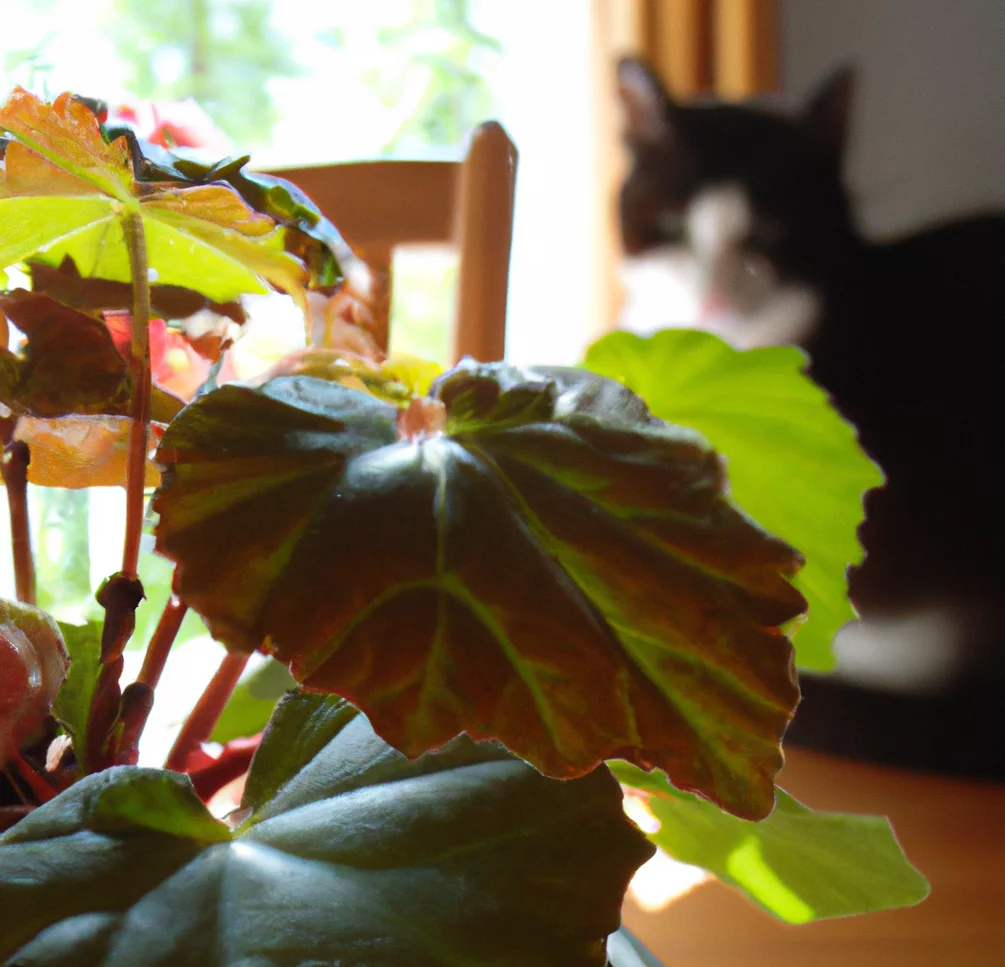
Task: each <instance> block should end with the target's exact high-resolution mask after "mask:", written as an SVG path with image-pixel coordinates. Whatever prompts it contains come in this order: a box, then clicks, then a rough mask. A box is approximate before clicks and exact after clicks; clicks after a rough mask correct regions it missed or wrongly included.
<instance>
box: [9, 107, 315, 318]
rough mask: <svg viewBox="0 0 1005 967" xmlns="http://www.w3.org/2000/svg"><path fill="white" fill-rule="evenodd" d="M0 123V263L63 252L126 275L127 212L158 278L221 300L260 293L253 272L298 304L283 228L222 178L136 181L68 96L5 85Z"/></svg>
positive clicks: (298, 269) (297, 273) (120, 143)
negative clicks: (3, 142) (45, 96)
mask: <svg viewBox="0 0 1005 967" xmlns="http://www.w3.org/2000/svg"><path fill="white" fill-rule="evenodd" d="M0 130H7V131H9V132H10V133H11V134H13V135H15V137H16V138H17V139H18V140H16V141H12V142H10V143H9V144H8V145H7V149H6V155H5V162H4V169H3V172H2V174H0V269H3V268H5V267H7V266H9V265H12V264H14V263H16V262H21V261H24V260H25V259H28V258H32V257H36V258H39V257H42V256H44V258H45V260H46V261H48V262H49V263H50V264H52V265H59V264H60V263H62V261H63V260H64V258H66V257H67V256H69V257H70V258H72V259H73V261H74V262H75V263H76V265H77V268H78V269H79V270H80V272H81V274H82V275H84V276H87V277H97V278H102V279H109V280H112V281H117V282H129V281H131V271H130V264H129V255H128V251H127V249H126V245H125V239H124V236H123V229H122V216H123V215H124V214H125V213H129V212H132V213H135V214H138V215H139V216H140V218H141V219H142V221H143V226H144V232H145V235H146V247H147V258H148V263H149V265H150V268H151V269H152V271H153V273H154V274H155V276H156V280H157V281H158V282H159V283H161V284H166V285H178V286H184V287H187V288H198V290H199V291H200V292H201V293H202V294H203V295H205V296H206V297H208V298H209V299H212V300H214V301H216V302H227V301H230V300H233V299H235V298H237V297H238V296H240V295H241V294H243V293H254V292H266V291H268V290H267V288H266V286H265V285H264V282H263V280H265V281H267V282H269V283H271V284H272V285H274V286H276V287H277V288H280V289H282V290H283V291H285V292H288V293H289V294H290V295H292V296H293V297H294V298H296V299H298V300H299V302H300V304H301V305H302V307H303V308H304V310H305V312H306V308H307V307H306V295H305V286H306V285H307V284H308V283H309V281H310V272H309V270H308V267H307V266H306V265H305V264H304V262H303V261H302V260H301V259H300V258H298V257H296V256H295V255H293V254H291V253H290V252H289V251H287V232H288V229H287V228H286V227H285V226H283V225H278V224H277V222H276V220H275V219H273V218H272V217H271V216H269V215H265V214H262V213H260V212H256V211H255V210H254V209H253V208H251V207H250V206H249V205H248V204H247V203H246V202H245V201H244V199H243V198H241V196H240V195H238V194H237V192H236V191H234V189H232V188H231V187H230V186H229V185H224V184H203V185H193V186H189V185H186V184H180V185H179V184H178V183H176V182H170V181H168V182H158V183H143V182H139V181H137V180H136V179H135V177H134V174H133V168H132V158H131V154H130V148H129V145H128V144H127V142H126V140H125V139H124V138H118V139H116V140H114V141H112V142H106V141H105V140H104V139H103V138H102V135H101V130H100V127H99V124H98V119H97V118H96V117H95V115H94V114H93V113H92V112H91V110H90V109H89V108H88V107H87V106H86V105H85V104H83V103H82V102H81V101H79V100H76V99H74V98H73V97H72V96H70V95H69V94H61V95H60V96H59V97H57V98H56V100H55V101H53V102H52V104H46V103H44V102H42V101H40V100H39V99H38V98H36V97H34V95H32V94H29V93H28V92H27V91H24V90H22V89H21V88H18V89H16V90H15V91H14V93H13V94H11V96H10V98H9V99H8V101H7V102H6V104H4V105H2V106H0Z"/></svg>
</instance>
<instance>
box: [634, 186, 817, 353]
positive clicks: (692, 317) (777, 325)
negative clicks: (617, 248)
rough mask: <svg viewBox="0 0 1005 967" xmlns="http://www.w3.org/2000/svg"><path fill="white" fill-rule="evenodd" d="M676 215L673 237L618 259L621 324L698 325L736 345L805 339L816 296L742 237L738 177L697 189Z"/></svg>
mask: <svg viewBox="0 0 1005 967" xmlns="http://www.w3.org/2000/svg"><path fill="white" fill-rule="evenodd" d="M682 218H683V228H684V231H683V240H682V241H681V242H679V243H675V244H672V245H664V246H660V247H658V248H654V249H650V250H649V251H647V252H646V253H645V254H644V255H640V256H636V257H634V258H629V259H626V260H625V263H624V265H623V267H622V273H621V278H622V283H623V285H624V289H625V301H624V306H623V310H622V316H621V320H620V325H621V327H622V328H625V329H629V330H631V331H633V332H638V333H640V334H646V333H650V332H653V331H655V330H657V329H666V328H681V327H686V328H697V329H704V330H707V331H709V332H714V333H716V334H717V335H719V336H721V337H722V338H723V339H725V340H726V341H727V342H729V343H731V344H732V345H734V346H736V347H737V348H738V349H752V348H755V347H757V346H776V345H782V344H789V343H795V344H802V343H805V342H806V341H807V340H808V338H809V336H810V335H811V334H812V332H813V329H814V328H815V326H816V323H817V319H818V317H819V311H820V299H819V297H818V296H817V294H816V293H815V292H814V291H813V290H812V289H810V288H808V287H806V286H800V285H788V284H785V283H782V282H780V281H779V279H778V277H777V275H776V273H775V270H774V268H773V267H772V266H771V264H770V263H769V262H768V261H767V260H766V259H765V258H764V257H763V256H761V255H759V254H758V253H757V252H756V251H754V250H752V249H751V248H750V246H749V245H748V244H747V242H748V239H749V237H750V233H751V230H752V228H753V212H752V208H751V205H750V203H749V201H748V199H747V196H746V193H745V192H744V190H743V189H742V188H741V187H740V186H739V185H737V184H733V183H727V184H721V185H715V186H712V187H709V188H705V189H704V190H702V191H700V192H698V193H697V194H696V195H695V197H694V198H693V199H691V202H690V204H689V205H688V207H687V209H686V211H685V212H684V213H683V216H682Z"/></svg>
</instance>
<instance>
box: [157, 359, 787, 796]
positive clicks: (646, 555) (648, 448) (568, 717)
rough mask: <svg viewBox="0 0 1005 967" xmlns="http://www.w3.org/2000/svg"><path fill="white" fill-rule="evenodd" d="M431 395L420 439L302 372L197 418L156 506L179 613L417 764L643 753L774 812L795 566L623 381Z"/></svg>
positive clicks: (681, 437)
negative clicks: (459, 744)
mask: <svg viewBox="0 0 1005 967" xmlns="http://www.w3.org/2000/svg"><path fill="white" fill-rule="evenodd" d="M432 396H433V398H432V399H426V400H425V401H424V402H423V403H422V405H420V406H418V407H417V410H418V414H417V416H418V418H419V421H418V423H416V424H415V425H413V424H411V423H410V422H409V421H403V422H404V423H407V424H408V426H409V430H408V435H407V436H406V437H405V438H404V439H399V438H398V437H399V414H400V411H398V410H397V409H396V408H395V407H393V406H390V405H388V404H386V403H383V402H381V401H379V400H376V399H374V398H372V397H370V396H367V395H365V394H363V393H360V392H356V391H353V390H349V389H346V388H344V387H342V386H339V385H337V384H334V383H329V382H324V381H321V380H317V379H312V378H309V377H292V378H291V377H284V378H280V379H275V380H272V381H271V382H269V383H267V384H266V385H265V386H263V387H262V388H260V389H252V388H250V387H239V386H227V387H224V388H223V389H221V390H218V391H216V392H214V393H210V394H208V395H206V396H204V397H202V398H201V399H199V400H197V401H196V402H194V403H193V404H192V405H190V406H189V407H188V408H186V410H185V411H184V412H183V413H182V414H181V415H180V416H179V417H178V418H177V419H176V420H175V421H174V422H173V423H172V425H171V427H170V428H169V430H168V431H167V433H166V434H165V437H164V439H163V442H162V444H161V447H160V449H159V451H158V460H159V462H161V463H162V464H163V465H164V466H165V468H166V469H165V476H164V484H163V486H162V488H161V490H160V491H159V492H158V495H157V497H156V500H155V509H156V510H157V512H158V513H159V514H160V520H159V524H158V527H157V548H158V550H159V551H160V552H161V553H163V554H164V555H165V556H167V557H169V558H171V559H172V560H175V561H177V562H178V563H179V564H180V572H179V573H180V582H181V583H180V594H181V595H182V597H183V598H184V599H185V600H186V601H187V602H188V603H189V605H190V606H191V607H193V608H195V609H196V610H197V611H199V613H200V614H202V615H203V617H204V618H205V619H206V621H207V624H208V625H209V627H210V630H211V632H212V633H213V634H214V635H215V636H217V637H218V638H220V639H221V640H222V641H224V642H225V643H226V644H227V645H228V646H229V647H231V648H234V649H239V650H244V651H251V650H253V649H254V648H256V647H257V646H258V645H260V644H263V643H264V644H265V647H266V650H267V651H269V652H270V653H272V654H274V655H276V656H277V657H279V658H281V659H282V660H283V661H286V662H289V663H291V670H292V671H293V673H294V675H295V676H296V677H297V678H298V679H299V680H300V681H303V682H305V683H306V684H307V686H308V687H309V688H311V689H318V690H323V691H331V692H335V693H337V694H340V695H344V696H345V697H346V698H348V699H350V700H351V701H353V702H355V703H356V704H357V705H360V706H361V707H362V708H363V709H364V711H365V712H366V713H367V714H368V715H369V716H370V718H371V721H372V722H373V723H374V727H375V728H376V729H377V731H378V733H379V734H380V735H381V736H383V737H384V738H385V739H387V740H388V741H389V742H391V744H392V745H394V746H395V747H396V748H400V749H402V750H403V751H404V752H406V753H407V754H409V755H419V754H420V753H422V752H423V751H425V750H426V749H430V748H438V747H439V746H440V745H442V744H443V743H444V742H446V741H448V740H449V739H450V738H452V737H453V736H455V735H457V734H459V733H461V732H467V733H468V734H469V735H471V736H473V737H474V738H494V739H499V740H500V741H502V742H504V743H505V744H506V745H507V746H508V747H509V748H510V749H512V750H513V751H514V752H516V753H517V754H518V755H520V756H522V757H523V758H525V759H527V760H528V761H530V762H532V763H533V764H534V765H535V766H537V767H538V768H540V769H541V770H542V771H544V772H545V773H546V774H548V775H553V776H556V777H560V778H562V777H572V776H576V775H582V774H584V773H585V772H588V771H590V770H591V769H593V768H594V767H595V766H596V764H597V763H598V762H599V761H602V760H603V759H605V758H611V757H623V758H629V759H632V760H633V761H635V762H637V763H638V764H640V765H643V766H645V767H647V768H652V767H660V768H665V769H666V770H667V771H668V772H669V773H670V774H671V776H672V777H673V779H674V781H675V782H676V783H678V784H679V785H680V786H681V787H683V788H688V789H692V790H697V791H700V792H701V793H703V794H704V795H707V796H708V797H710V798H712V799H714V800H715V801H716V802H719V803H720V804H722V805H723V806H724V808H727V809H730V810H733V811H735V812H737V814H739V815H744V816H763V815H765V814H766V813H767V812H768V811H769V810H770V808H771V805H772V802H773V777H774V774H775V772H776V771H777V769H778V768H779V766H780V765H781V753H780V749H779V739H780V736H781V732H782V731H783V730H784V728H785V725H786V723H787V722H788V720H789V717H790V716H791V714H792V710H793V708H794V706H795V702H796V698H797V692H796V688H795V684H794V682H793V678H792V669H791V647H790V645H789V643H788V642H787V641H786V639H785V638H784V637H783V636H782V635H781V634H780V633H779V631H778V629H777V625H778V624H780V623H781V622H784V621H787V620H789V619H790V618H792V617H793V616H794V615H796V614H797V613H799V611H800V610H801V609H802V607H803V600H802V598H801V596H800V595H799V594H798V593H797V592H796V591H794V590H793V588H792V587H791V585H789V584H788V583H787V581H786V580H785V577H786V576H787V575H790V574H792V573H793V572H794V570H795V569H796V567H797V566H798V558H797V556H796V555H795V554H794V553H793V552H792V551H791V549H790V548H788V547H787V546H786V545H784V544H783V543H781V542H780V541H777V540H775V539H772V538H769V537H767V536H766V535H765V534H763V533H762V532H761V531H760V530H759V529H758V528H757V527H756V526H754V525H753V524H752V523H751V522H750V521H749V520H748V519H747V518H746V517H744V516H743V515H741V514H739V513H737V512H736V511H735V510H734V509H733V508H732V507H730V506H729V504H728V502H727V501H726V500H725V499H724V497H723V478H722V474H721V468H720V464H719V461H718V459H717V458H716V456H715V454H713V453H712V452H711V451H709V450H708V449H707V447H706V446H705V445H704V444H703V443H702V442H701V441H700V440H699V439H698V437H697V434H693V433H691V432H689V431H684V430H681V429H679V428H675V427H670V426H667V425H666V424H663V423H661V422H659V421H657V420H654V419H652V418H651V417H650V416H649V415H648V413H647V411H646V410H645V407H644V405H643V404H642V402H641V401H640V400H639V399H638V398H637V397H635V396H633V395H632V394H630V393H628V392H627V391H626V390H625V389H624V388H623V387H621V386H619V385H618V384H617V383H615V382H613V381H611V380H604V379H601V378H599V377H596V376H591V375H589V374H586V373H583V372H580V371H576V370H517V369H514V368H511V367H505V366H502V365H493V366H486V367H481V368H479V367H477V366H476V365H474V364H471V365H468V366H464V367H459V368H458V369H456V370H454V371H453V372H452V373H448V374H447V375H446V376H444V377H443V378H441V380H439V381H438V382H437V383H436V384H435V385H434V388H433V391H432ZM416 402H418V401H416ZM427 411H428V412H427ZM411 415H412V414H411V412H410V413H409V416H411ZM424 417H428V419H429V421H430V423H429V427H438V428H441V429H442V427H443V426H444V425H445V426H446V433H442V432H438V431H437V430H435V429H429V427H426V426H425V424H423V423H422V418H424Z"/></svg>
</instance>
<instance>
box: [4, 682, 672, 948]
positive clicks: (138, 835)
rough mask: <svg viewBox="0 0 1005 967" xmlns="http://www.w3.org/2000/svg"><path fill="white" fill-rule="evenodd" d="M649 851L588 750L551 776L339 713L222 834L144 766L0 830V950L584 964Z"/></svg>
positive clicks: (175, 785) (83, 787) (183, 784)
mask: <svg viewBox="0 0 1005 967" xmlns="http://www.w3.org/2000/svg"><path fill="white" fill-rule="evenodd" d="M322 701H324V700H323V699H322ZM254 769H255V767H254V766H253V773H254ZM651 851H652V846H651V845H650V844H649V843H648V842H647V841H646V840H645V837H644V836H643V835H642V834H641V833H640V832H639V831H638V830H637V829H636V828H635V827H634V826H632V825H631V823H630V822H629V821H628V820H627V819H626V818H625V816H624V813H623V811H622V809H621V794H620V790H619V788H618V786H617V783H616V782H615V781H614V779H613V778H612V777H611V775H610V773H609V772H608V771H607V770H606V769H604V768H601V769H599V770H597V771H596V772H595V773H593V774H591V775H589V776H587V777H585V778H583V779H579V780H575V781H572V782H559V781H556V780H553V779H546V778H544V777H543V776H541V775H540V774H539V773H538V772H536V771H535V770H534V769H532V768H530V767H529V766H528V765H527V764H526V763H523V762H521V761H520V760H518V759H515V758H513V757H512V756H509V755H508V754H507V753H505V752H504V751H503V750H501V749H499V748H498V747H496V746H476V745H475V744H474V743H471V742H469V741H467V740H459V741H457V742H455V743H453V744H452V745H451V746H450V747H449V748H446V749H444V750H443V751H442V752H440V753H438V754H434V755H428V756H424V757H423V758H421V759H418V760H409V759H406V758H405V757H404V756H402V755H400V754H399V753H396V752H394V751H393V750H392V749H389V748H388V747H387V746H386V745H385V744H384V743H382V742H381V741H380V740H379V739H377V738H376V736H375V735H374V733H373V731H372V730H371V729H370V727H369V725H368V724H367V722H366V719H365V718H364V717H363V716H362V715H353V716H349V717H347V719H346V720H345V721H344V722H343V727H342V728H341V730H338V731H336V733H335V734H334V735H333V736H332V737H331V738H330V741H328V742H327V744H326V745H324V746H323V748H322V749H321V750H320V751H319V753H318V754H317V755H316V756H315V757H314V758H312V759H310V760H309V761H306V762H302V763H301V764H300V767H299V771H297V772H296V774H294V775H291V776H290V777H289V778H288V781H286V782H285V784H284V785H283V787H282V789H281V791H280V792H279V794H278V795H277V796H276V797H275V798H274V799H272V800H271V801H269V802H268V803H266V804H265V805H264V806H263V808H262V809H260V810H259V812H258V813H256V814H255V815H254V816H253V817H252V818H251V819H250V820H249V822H248V823H246V824H245V826H244V827H243V828H242V829H241V830H240V831H238V832H236V833H234V834H233V835H232V834H231V833H230V832H229V831H228V830H227V828H226V827H225V826H224V825H223V824H221V823H219V822H217V821H216V820H214V819H213V818H212V817H211V816H210V815H209V813H208V812H207V811H206V809H205V807H204V806H203V805H202V803H200V802H199V799H198V797H197V796H196V794H195V792H194V790H193V789H192V786H191V784H190V782H189V780H188V779H187V778H186V777H184V776H180V775H177V774H175V773H167V772H160V771H157V770H150V769H135V768H121V767H120V768H114V769H110V770H107V771H105V772H103V773H99V774H97V775H93V776H89V777H87V778H85V779H83V780H81V781H80V782H79V783H77V784H76V785H75V786H72V787H71V788H70V789H69V790H68V791H67V792H65V793H63V794H62V795H60V796H58V797H57V798H56V799H54V800H53V801H52V802H50V803H47V804H46V805H45V806H42V807H41V808H39V809H37V810H35V811H34V812H33V813H31V814H30V815H29V816H28V817H27V818H25V819H23V820H22V821H21V822H20V823H19V824H18V825H16V826H15V827H14V828H13V829H11V830H9V831H8V832H7V833H6V834H5V835H4V836H2V837H0V961H2V962H5V963H10V964H15V963H16V964H18V965H21V964H32V965H34V967H154V965H158V967H160V965H164V964H168V963H169V964H171V967H209V965H215V964H219V965H221V967H222V965H234V967H236V965H237V964H247V965H249V967H250V965H251V964H266V963H268V964H285V965H297V967H306V965H308V964H316V963H320V961H319V960H318V957H319V956H322V957H323V962H324V963H326V964H335V963H338V964H347V965H348V964H351V965H353V967H390V965H398V964H408V965H409V967H457V965H459V964H465V965H468V967H510V965H512V967H552V965H555V964H562V965H567V967H601V965H603V964H604V963H605V962H606V955H605V943H604V940H605V937H606V936H607V935H608V934H609V933H611V932H612V931H614V930H615V929H616V928H617V927H618V923H619V914H620V907H621V902H622V898H623V896H624V891H625V889H626V887H627V884H628V880H629V878H630V877H631V875H632V873H633V872H634V870H635V869H636V868H637V867H638V866H639V865H640V864H641V863H642V862H644V861H645V859H646V858H647V857H648V856H649V855H650V854H651Z"/></svg>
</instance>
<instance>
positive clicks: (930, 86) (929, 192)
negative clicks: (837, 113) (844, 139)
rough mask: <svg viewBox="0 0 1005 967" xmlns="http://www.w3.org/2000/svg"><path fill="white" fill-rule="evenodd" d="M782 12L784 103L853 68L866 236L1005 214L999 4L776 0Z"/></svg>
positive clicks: (1004, 81) (853, 181) (1003, 52)
mask: <svg viewBox="0 0 1005 967" xmlns="http://www.w3.org/2000/svg"><path fill="white" fill-rule="evenodd" d="M781 14H782V78H783V83H784V85H785V88H786V93H787V94H788V95H790V96H791V97H794V98H796V99H797V100H801V99H802V98H804V97H805V96H807V94H808V92H809V91H810V90H811V89H812V88H813V86H814V85H815V84H816V83H817V82H818V80H819V79H820V78H821V77H823V76H824V75H825V74H826V72H827V71H828V70H830V69H831V68H833V67H835V66H836V65H838V64H841V63H844V62H849V61H850V62H852V63H854V64H855V65H856V67H857V70H858V89H857V102H856V105H855V108H854V111H853V122H852V143H851V154H850V157H849V164H848V166H847V169H846V170H847V175H848V182H849V184H850V187H851V188H852V191H853V193H854V195H855V197H856V200H857V209H858V212H859V214H860V222H861V224H862V227H863V228H864V229H865V230H866V232H867V233H868V234H870V235H873V236H885V235H889V234H891V233H897V232H900V231H902V230H906V229H910V228H914V227H916V226H920V225H923V224H925V223H928V222H931V221H932V220H935V219H939V218H943V217H947V216H952V215H958V214H963V213H969V212H974V211H980V210H987V209H993V208H997V209H1001V210H1005V0H782V2H781Z"/></svg>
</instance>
